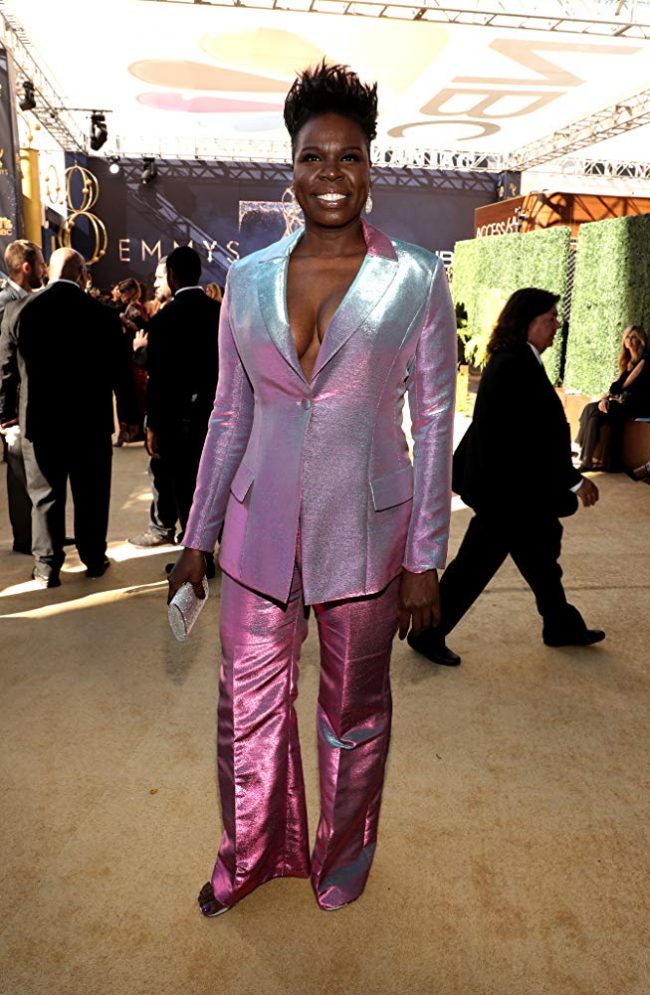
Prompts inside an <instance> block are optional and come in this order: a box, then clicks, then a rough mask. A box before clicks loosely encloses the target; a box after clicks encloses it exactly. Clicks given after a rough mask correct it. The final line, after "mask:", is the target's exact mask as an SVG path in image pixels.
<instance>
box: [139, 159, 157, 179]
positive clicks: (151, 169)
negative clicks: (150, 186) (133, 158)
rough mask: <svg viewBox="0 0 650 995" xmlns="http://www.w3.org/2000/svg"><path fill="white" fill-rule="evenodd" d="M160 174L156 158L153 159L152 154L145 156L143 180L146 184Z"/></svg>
mask: <svg viewBox="0 0 650 995" xmlns="http://www.w3.org/2000/svg"><path fill="white" fill-rule="evenodd" d="M157 176H158V167H157V165H156V160H155V159H152V158H151V157H150V156H145V158H144V159H143V160H142V182H143V183H144V184H145V185H146V184H147V183H151V182H152V181H153V180H155V179H156V177H157Z"/></svg>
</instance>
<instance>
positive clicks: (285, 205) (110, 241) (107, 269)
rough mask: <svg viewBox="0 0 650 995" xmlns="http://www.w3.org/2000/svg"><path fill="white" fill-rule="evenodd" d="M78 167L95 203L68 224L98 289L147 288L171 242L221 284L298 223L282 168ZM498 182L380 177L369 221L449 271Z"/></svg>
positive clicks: (420, 175)
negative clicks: (149, 174)
mask: <svg viewBox="0 0 650 995" xmlns="http://www.w3.org/2000/svg"><path fill="white" fill-rule="evenodd" d="M72 163H73V161H72V160H70V161H69V163H68V165H69V166H71V165H72ZM77 163H78V165H83V167H84V168H85V169H87V170H88V172H89V173H90V174H91V175H92V177H93V178H94V179H96V182H97V198H96V200H95V201H94V203H93V204H92V207H91V208H89V209H88V210H87V211H86V212H85V213H84V212H83V211H81V212H80V213H79V214H78V216H77V217H76V218H75V219H74V230H73V231H72V234H71V238H72V244H73V245H74V246H75V247H77V248H79V249H80V251H83V252H84V255H85V256H86V258H87V259H93V258H95V257H96V256H99V260H98V261H97V262H96V263H95V264H94V265H93V267H92V272H93V280H94V283H95V284H96V285H97V286H99V287H102V288H103V287H107V286H108V285H109V284H111V283H114V282H116V281H118V280H121V279H124V278H125V277H127V276H135V277H137V278H138V279H141V280H144V281H146V282H151V280H152V276H153V272H154V270H155V267H156V265H157V263H158V261H159V260H160V259H161V258H162V257H164V256H165V255H167V254H168V253H169V252H170V251H171V250H172V249H173V248H174V245H184V244H188V243H190V244H192V245H193V246H194V248H195V249H196V250H197V251H198V252H199V254H200V256H201V260H202V263H203V277H202V282H204V283H207V282H210V281H214V282H216V283H219V284H221V285H223V283H224V281H225V277H226V273H227V271H228V268H229V266H230V265H231V264H232V262H233V261H234V260H235V259H238V258H240V257H242V256H245V255H248V254H249V253H250V252H254V251H255V250H256V249H260V248H263V247H264V246H266V245H269V244H270V243H271V242H274V241H276V240H277V239H279V238H282V236H283V235H285V234H288V233H289V232H290V231H291V230H293V228H294V227H295V226H296V225H298V224H299V223H300V217H299V212H298V210H297V206H296V205H295V203H294V202H293V200H292V196H291V193H290V189H289V188H290V185H291V171H290V169H289V167H288V166H274V165H256V164H251V163H244V164H235V163H215V162H209V163H208V162H172V163H158V164H157V176H156V177H155V178H154V179H153V180H151V181H150V182H148V183H143V182H142V173H143V163H142V161H141V160H137V161H136V160H132V161H129V162H122V163H121V168H120V172H119V173H118V174H116V175H114V174H113V173H111V172H110V171H109V163H108V162H107V161H106V160H104V159H97V158H89V159H87V160H84V161H83V162H81V161H80V160H77ZM496 186H497V180H496V177H494V176H491V175H487V174H471V175H470V174H468V175H463V174H442V173H434V172H431V171H427V170H398V169H396V170H390V171H384V172H382V173H379V172H378V173H377V174H376V175H375V177H374V179H373V201H374V206H373V211H372V214H371V215H370V216H369V218H368V220H369V221H370V222H371V223H372V224H374V225H375V226H376V227H378V228H381V229H382V230H383V231H385V232H386V233H387V234H389V235H392V236H394V237H396V238H400V239H403V240H405V241H408V242H414V243H416V244H418V245H423V246H425V247H426V248H428V249H431V250H432V251H434V252H438V253H440V255H441V257H442V259H443V261H444V262H445V264H447V265H449V263H450V262H451V257H452V252H453V248H454V245H455V243H456V242H457V241H458V240H459V239H464V238H471V237H472V236H473V233H474V210H475V208H477V207H480V206H482V205H484V204H489V203H492V202H493V201H494V200H495V199H496ZM79 206H81V204H74V205H70V207H71V209H73V210H74V209H76V208H78V207H79ZM102 253H103V255H102Z"/></svg>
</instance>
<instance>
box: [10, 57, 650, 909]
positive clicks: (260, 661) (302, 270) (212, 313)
mask: <svg viewBox="0 0 650 995" xmlns="http://www.w3.org/2000/svg"><path fill="white" fill-rule="evenodd" d="M284 116H285V123H286V125H287V129H288V132H289V135H290V138H291V143H292V150H293V168H294V191H295V197H296V200H297V202H298V203H299V205H300V207H301V209H302V212H303V216H304V219H305V224H304V228H302V229H300V230H298V231H296V232H294V233H293V234H292V235H290V236H289V237H288V238H285V239H282V240H281V241H279V242H276V243H274V244H272V245H271V246H269V247H268V248H266V249H263V250H261V251H260V252H257V253H254V254H253V255H251V256H248V257H244V258H242V259H240V260H237V261H236V262H235V263H234V264H233V265H232V267H231V269H230V272H229V275H228V291H227V294H225V295H224V302H223V310H222V307H221V291H220V289H219V288H216V287H213V286H212V287H208V288H206V289H204V288H202V287H201V286H200V279H201V262H200V258H199V256H198V254H197V253H196V252H195V251H194V250H193V249H192V248H190V247H189V246H181V247H179V248H176V249H174V250H173V251H172V252H171V253H170V254H169V256H168V257H167V258H166V259H165V260H162V261H161V263H160V265H159V266H158V268H157V270H156V279H155V285H154V294H153V298H152V299H149V294H148V292H147V290H146V288H143V287H142V285H141V284H140V283H139V282H138V281H137V280H135V279H127V280H124V281H122V282H121V283H119V284H118V285H117V286H116V287H114V288H111V290H110V292H108V293H106V294H104V295H102V294H101V292H99V291H97V290H95V289H94V288H93V287H92V286H90V285H89V280H88V273H87V270H86V265H85V262H84V260H83V257H82V256H80V255H79V253H77V252H75V251H74V250H73V249H70V248H67V249H58V250H56V251H55V252H54V253H53V255H52V257H51V258H50V260H49V274H48V276H47V287H46V288H45V289H42V290H40V289H39V288H40V287H41V285H42V284H43V283H44V282H45V279H46V267H45V261H44V259H43V256H42V253H41V251H40V249H39V248H38V247H37V246H35V245H33V244H31V243H27V242H16V243H13V244H12V245H10V246H9V248H8V250H7V256H6V265H7V269H8V272H9V276H10V280H9V282H8V284H7V287H6V288H5V291H4V292H3V296H2V297H0V306H1V307H2V308H3V311H4V315H3V318H2V326H1V335H0V372H1V384H0V429H1V430H2V432H3V434H4V438H5V446H6V450H7V454H8V460H7V462H8V471H9V482H10V483H9V486H10V491H9V494H10V509H11V515H12V524H13V525H14V536H15V542H14V549H16V551H17V552H28V551H30V550H31V552H32V554H33V556H34V572H33V576H34V579H35V580H36V581H37V582H38V583H39V584H40V585H41V586H43V587H56V586H58V585H59V584H60V583H61V581H60V571H61V566H62V564H63V561H64V557H65V545H66V542H67V538H66V535H65V500H66V490H67V484H68V481H69V483H70V486H71V490H72V497H73V502H74V542H75V544H76V546H77V549H78V552H79V555H80V557H81V559H82V561H83V562H84V564H85V565H86V573H87V576H88V577H91V578H92V577H99V576H102V575H103V573H104V572H105V570H106V569H107V567H108V566H109V560H108V558H107V557H106V548H107V547H106V534H107V526H108V512H109V503H110V485H111V459H112V455H113V453H112V445H111V435H112V433H113V429H114V409H113V395H115V398H116V403H117V413H118V420H119V434H118V437H117V445H123V444H124V443H127V442H131V441H136V440H140V439H141V440H142V441H143V442H144V444H145V446H146V449H147V453H148V455H149V473H150V478H151V484H152V493H153V500H152V504H151V509H150V521H149V524H148V526H147V528H146V529H144V531H143V532H142V533H141V534H139V535H137V536H133V537H132V538H131V540H130V541H131V542H132V543H134V544H135V545H137V546H141V547H154V546H158V545H162V544H164V543H170V542H174V541H177V542H180V543H181V544H182V545H183V547H184V548H183V551H182V552H181V554H180V556H179V557H178V559H177V560H176V562H175V563H170V564H168V565H167V568H166V569H167V571H168V574H169V590H168V595H169V598H170V599H171V598H172V597H173V596H174V595H175V594H176V593H177V592H178V591H179V590H180V588H181V587H183V585H185V584H189V585H191V587H192V589H193V590H194V593H195V595H196V597H197V598H199V599H202V598H203V597H204V580H205V578H206V577H208V578H209V577H211V576H213V575H214V573H215V562H214V549H215V546H216V544H217V542H219V560H220V565H221V567H222V572H223V576H222V584H221V598H220V638H221V677H220V701H219V737H218V755H219V762H218V770H219V782H220V791H221V801H222V818H223V826H224V833H223V837H222V842H221V846H220V849H219V853H218V855H217V860H216V864H215V866H214V870H213V874H212V877H211V880H210V881H208V882H207V883H206V884H205V885H204V886H203V888H202V889H201V891H200V894H199V897H198V901H199V906H200V910H201V912H202V914H203V915H204V916H208V917H212V916H218V915H221V914H223V913H225V912H227V911H228V910H229V909H230V908H231V907H232V906H233V905H234V904H236V903H237V902H238V901H240V900H241V899H242V898H244V897H245V896H246V895H247V894H249V893H250V892H251V891H252V890H253V889H254V888H256V887H257V886H258V885H260V884H262V883H263V882H265V881H268V880H269V879H271V878H273V877H277V876H294V877H302V878H305V877H309V878H311V882H312V886H313V889H314V893H315V896H316V900H317V903H318V905H319V907H320V908H321V909H324V910H334V909H339V908H341V907H343V906H344V905H346V904H348V903H350V902H352V901H354V900H355V899H356V898H358V897H359V896H360V894H361V893H362V891H363V889H364V886H365V883H366V880H367V877H368V874H369V872H370V868H371V865H372V861H373V856H374V852H375V848H376V842H377V827H378V821H379V812H380V804H381V794H382V789H383V778H384V769H385V762H386V757H387V753H388V747H389V740H390V724H391V707H392V706H391V692H390V679H389V663H390V656H391V648H392V643H393V639H394V636H395V635H396V634H399V636H400V638H402V639H404V638H408V642H409V644H410V646H411V647H412V648H413V649H414V650H416V651H417V652H419V653H421V654H423V655H424V656H425V657H427V658H428V659H429V660H431V661H432V662H434V663H437V664H442V665H445V666H456V665H458V664H459V663H460V657H459V656H458V654H456V653H454V652H453V650H451V649H450V648H449V647H448V646H447V645H446V636H447V635H448V634H449V633H450V632H451V631H452V629H453V628H454V627H455V625H456V624H457V623H458V621H459V620H460V619H461V618H462V617H463V615H464V614H465V612H466V611H467V610H468V609H469V607H470V606H471V605H472V604H473V602H474V601H475V600H476V598H478V597H479V595H480V594H481V592H482V591H483V590H484V589H485V587H486V585H487V584H488V583H489V581H490V579H491V578H492V576H493V575H494V574H495V572H496V571H497V570H498V569H499V567H500V566H501V564H502V563H503V562H504V560H505V558H506V557H507V556H508V555H510V556H511V557H512V559H513V561H514V563H515V564H516V566H517V568H518V569H519V571H520V572H521V574H522V576H523V577H524V579H525V581H526V582H527V584H528V585H529V586H530V588H531V589H532V591H533V593H534V596H535V601H536V605H537V609H538V612H539V615H540V617H541V619H542V638H543V640H544V642H545V643H546V644H547V645H549V646H554V647H557V646H576V645H578V646H588V645H591V644H594V643H597V642H600V641H601V640H602V639H604V638H605V633H604V632H603V631H602V630H601V629H594V628H590V627H588V625H587V623H586V622H585V620H584V619H583V617H582V614H581V613H580V611H579V609H578V608H577V607H575V606H574V605H572V604H570V603H569V602H568V600H567V597H566V593H565V590H564V587H563V584H562V570H561V567H560V562H559V561H560V554H561V540H562V524H561V519H562V518H564V517H566V516H568V515H571V514H573V513H575V512H576V510H577V509H578V507H579V504H582V505H583V506H584V507H585V508H590V507H592V506H593V505H595V504H596V502H597V501H598V496H599V494H598V487H597V485H596V484H595V483H594V482H593V481H592V480H590V479H588V478H587V477H585V476H584V475H583V472H582V471H583V470H586V469H591V468H593V467H594V466H596V461H597V460H601V461H602V465H603V466H604V467H605V468H606V469H614V468H618V466H619V462H620V442H621V425H622V423H623V421H624V419H625V418H626V417H628V416H636V415H638V412H639V411H641V410H642V409H643V405H644V404H645V403H646V401H647V392H648V377H649V376H650V369H649V367H648V356H647V340H646V338H645V336H644V334H643V332H642V330H641V329H640V328H639V327H638V326H631V327H630V328H629V329H627V330H626V333H625V336H624V339H623V344H622V349H621V358H620V361H619V376H618V378H617V380H616V382H615V383H614V384H613V385H612V388H611V389H610V391H609V392H608V395H607V396H606V397H605V398H603V399H601V401H599V402H597V403H596V405H595V406H593V405H592V406H591V407H588V408H587V409H585V415H584V419H583V423H582V427H581V444H582V447H583V453H582V469H578V468H576V467H574V466H573V462H572V457H571V442H570V432H569V427H568V424H567V421H566V418H565V415H564V411H563V408H562V405H561V402H560V400H559V398H558V395H557V393H556V391H555V390H554V388H553V386H552V384H551V382H550V380H549V379H548V376H547V375H546V372H545V369H544V366H543V363H542V358H541V357H542V354H543V353H544V351H545V350H546V349H548V348H549V347H550V346H551V345H552V343H553V340H554V337H555V334H556V332H557V330H558V328H559V327H560V322H559V320H558V312H557V305H558V297H557V296H556V295H555V294H552V293H549V292H548V291H546V290H543V289H537V288H531V287H528V288H522V289H520V290H518V291H516V292H515V293H514V294H513V295H512V296H511V298H510V299H509V301H508V302H507V303H506V305H505V307H504V309H503V310H502V312H501V314H500V316H499V318H498V320H497V323H496V326H495V328H494V329H493V331H492V335H491V338H490V342H489V347H488V362H487V365H486V367H485V370H484V372H483V375H482V378H481V382H480V386H479V390H478V395H477V399H476V406H475V410H474V416H473V420H472V424H471V426H470V428H469V429H468V431H467V433H466V435H465V436H464V438H463V440H462V442H461V444H460V446H459V447H458V448H457V450H456V453H455V454H452V441H453V426H454V391H455V383H456V373H457V341H456V323H455V318H454V310H453V306H452V302H451V297H450V294H449V289H448V286H447V281H446V275H445V271H444V267H443V266H442V264H441V262H440V260H439V259H438V258H437V257H436V256H435V255H434V254H433V253H430V252H428V251H427V250H425V249H422V248H420V247H418V246H413V245H408V244H406V243H404V242H401V241H399V240H396V239H392V238H390V237H388V236H387V235H385V234H384V233H383V232H381V231H379V230H378V229H377V228H374V227H373V226H372V225H371V224H370V223H369V222H368V221H367V219H366V218H362V212H363V211H364V210H365V211H366V212H367V213H369V212H370V210H372V198H371V196H370V190H371V174H370V162H371V157H370V146H371V142H372V141H373V139H374V138H375V135H376V122H377V88H376V85H367V84H363V83H361V81H360V80H359V79H358V77H357V76H356V74H354V73H352V72H351V71H350V70H349V69H348V68H347V67H344V66H328V65H326V64H325V63H323V64H322V65H320V66H318V67H316V68H315V69H313V70H306V71H305V72H303V73H302V74H301V75H300V76H299V77H298V78H297V79H296V81H295V82H294V84H293V86H292V87H291V89H290V91H289V94H288V96H287V99H286V103H285V115H284ZM89 331H92V334H89ZM217 343H219V355H218V351H217ZM407 392H408V396H409V406H410V409H411V416H412V434H413V441H414V446H413V458H412V460H411V459H410V457H409V453H408V447H407V443H406V439H405V436H404V433H403V429H402V422H401V414H402V405H403V401H404V396H405V394H406V393H407ZM640 398H641V401H640V400H639V399H640ZM643 398H645V400H643ZM604 425H608V426H610V427H611V431H610V432H609V439H608V446H609V448H608V450H607V456H606V457H605V456H602V455H601V456H599V455H598V453H597V450H599V451H602V449H603V440H602V439H601V429H602V427H603V426H604ZM528 453H534V457H533V458H527V457H525V456H522V454H528ZM452 455H453V462H452ZM598 465H599V466H600V465H601V463H598ZM452 473H453V476H452ZM649 475H650V468H649V467H648V466H644V467H639V468H637V469H636V470H635V471H634V473H633V476H634V478H635V479H638V480H641V479H646V480H647V479H648V477H649ZM452 485H453V489H454V490H455V491H456V492H457V493H459V494H460V495H461V497H462V498H463V500H464V501H465V503H466V504H467V505H468V506H469V507H470V508H471V509H472V511H473V513H474V514H473V517H472V518H471V521H470V523H469V527H468V529H467V532H466V534H465V536H464V538H463V540H462V542H461V545H460V548H459V551H458V553H457V555H456V557H455V559H453V560H452V561H451V563H450V564H449V566H448V567H447V568H446V569H445V571H444V574H443V576H442V580H441V581H439V579H438V570H439V569H442V568H444V567H445V562H446V554H447V544H448V536H449V524H450V512H451V501H450V498H451V488H452ZM28 509H31V511H30V513H29V514H28ZM310 609H312V610H313V614H314V617H315V622H316V624H317V627H318V636H319V641H320V650H321V682H320V690H319V699H318V725H317V734H318V748H319V769H320V787H321V812H320V820H319V823H318V829H317V833H316V843H315V846H314V849H313V852H312V853H311V855H310V853H309V849H308V832H307V813H306V802H305V791H304V783H303V777H302V767H301V759H300V744H299V739H298V731H297V720H296V714H295V710H294V699H295V697H296V694H297V674H298V661H299V657H300V647H301V644H302V642H303V641H304V639H305V638H306V635H307V626H308V617H309V614H310Z"/></svg>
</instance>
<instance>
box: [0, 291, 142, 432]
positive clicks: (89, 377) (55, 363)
mask: <svg viewBox="0 0 650 995" xmlns="http://www.w3.org/2000/svg"><path fill="white" fill-rule="evenodd" d="M18 387H20V395H19V398H18V397H17V395H18ZM113 391H115V393H116V394H117V395H118V397H119V399H120V402H121V403H123V404H124V408H125V410H126V411H127V412H131V413H132V417H131V419H130V420H131V421H135V420H136V418H135V396H134V386H133V374H132V372H131V364H130V360H129V355H128V351H127V348H126V342H125V339H124V336H123V335H122V329H121V326H120V322H119V318H118V316H117V314H116V313H115V312H114V311H112V310H111V309H110V308H108V307H105V306H104V305H103V304H100V303H99V302H98V301H95V300H93V298H92V297H89V296H88V295H87V294H84V293H83V292H82V291H81V290H80V289H79V288H78V287H77V286H74V285H73V284H71V283H65V282H58V281H55V282H54V283H53V284H51V286H49V287H46V289H45V290H41V291H39V292H38V293H36V294H31V295H30V296H29V297H27V298H25V299H24V300H22V301H20V302H19V303H18V304H14V305H9V306H8V307H7V310H6V312H5V316H4V319H3V321H2V331H1V333H0V420H1V421H8V420H10V419H11V418H15V417H16V415H17V416H18V418H19V421H20V425H21V428H22V431H23V435H24V436H25V437H26V438H27V439H30V440H34V439H36V438H43V437H51V436H58V435H61V434H65V433H70V434H72V435H73V437H80V436H83V437H84V438H87V437H90V438H92V437H93V436H95V437H96V436H97V434H103V433H108V434H110V433H111V432H112V431H113Z"/></svg>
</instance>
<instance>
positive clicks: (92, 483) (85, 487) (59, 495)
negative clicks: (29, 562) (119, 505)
mask: <svg viewBox="0 0 650 995" xmlns="http://www.w3.org/2000/svg"><path fill="white" fill-rule="evenodd" d="M23 454H24V459H25V473H26V477H27V489H28V491H29V496H30V498H31V501H32V553H33V554H34V559H35V561H36V564H37V565H39V566H40V567H41V568H42V570H44V571H45V572H50V573H57V572H58V571H59V569H60V567H61V564H62V563H63V561H64V559H65V552H64V549H63V543H64V539H65V505H66V494H67V484H68V480H69V481H70V489H71V491H72V500H73V503H74V535H75V542H76V545H77V551H78V553H79V556H80V558H81V559H82V561H83V562H84V563H85V564H86V566H94V565H97V564H99V563H101V562H102V560H103V558H104V555H105V553H106V533H107V531H108V509H109V503H110V496H111V461H112V455H113V450H112V446H111V437H110V435H108V434H106V435H105V434H101V435H100V436H99V437H94V438H86V439H81V440H80V439H70V440H66V439H60V438H53V437H49V438H46V437H43V438H39V439H37V440H34V441H28V440H27V439H24V440H23Z"/></svg>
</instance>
